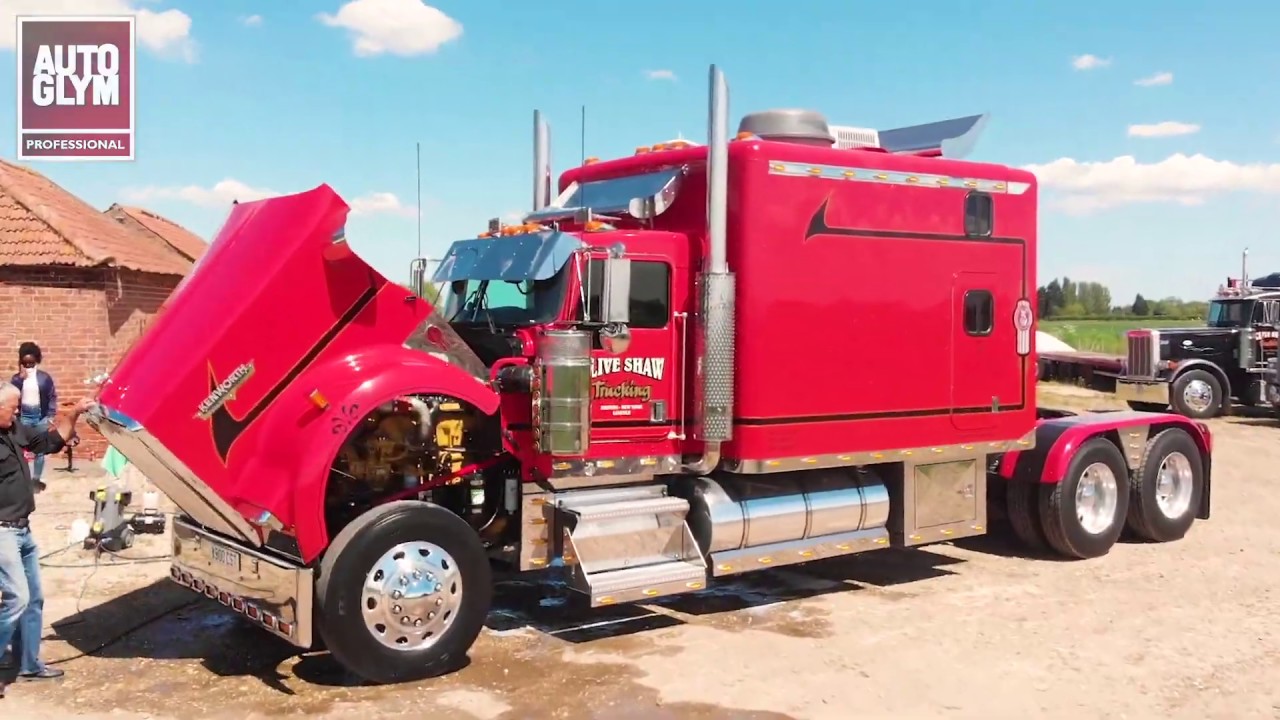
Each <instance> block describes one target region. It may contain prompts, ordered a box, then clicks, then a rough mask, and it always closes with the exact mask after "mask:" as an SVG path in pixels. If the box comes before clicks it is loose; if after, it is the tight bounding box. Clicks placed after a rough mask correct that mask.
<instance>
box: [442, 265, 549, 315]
mask: <svg viewBox="0 0 1280 720" xmlns="http://www.w3.org/2000/svg"><path fill="white" fill-rule="evenodd" d="M572 267H573V264H572V263H570V264H566V265H565V266H563V267H562V268H560V270H559V272H557V273H556V274H555V275H552V276H551V277H549V278H547V279H546V280H518V281H511V280H476V279H469V280H455V281H453V282H451V283H448V284H447V285H445V286H444V289H443V291H442V293H441V298H440V300H439V302H437V303H436V306H437V307H439V308H442V312H443V314H444V316H445V317H446V318H448V319H449V321H450V322H455V323H462V324H488V323H493V324H494V325H506V326H511V325H537V324H542V323H549V322H552V321H554V320H556V319H558V318H559V317H560V309H561V308H562V307H564V294H565V288H566V287H568V284H569V282H568V278H569V271H570V269H571V268H572Z"/></svg>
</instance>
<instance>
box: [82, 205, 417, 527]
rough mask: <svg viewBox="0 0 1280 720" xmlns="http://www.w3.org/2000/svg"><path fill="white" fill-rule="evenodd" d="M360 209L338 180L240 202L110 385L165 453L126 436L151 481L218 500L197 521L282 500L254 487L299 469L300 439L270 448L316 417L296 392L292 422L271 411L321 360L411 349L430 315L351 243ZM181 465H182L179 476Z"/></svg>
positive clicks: (115, 399)
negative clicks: (351, 220) (294, 463)
mask: <svg viewBox="0 0 1280 720" xmlns="http://www.w3.org/2000/svg"><path fill="white" fill-rule="evenodd" d="M347 212H348V207H347V205H346V203H344V202H343V201H342V199H341V198H340V197H339V196H338V195H337V194H336V193H334V191H333V190H331V189H330V188H329V187H328V186H327V185H321V186H320V187H318V188H316V189H314V190H311V191H308V192H304V193H299V194H296V195H287V196H283V197H277V198H273V199H269V200H263V201H259V202H251V203H241V204H239V205H237V206H235V207H234V209H233V210H232V211H231V216H230V217H229V218H228V220H227V222H226V224H225V225H224V226H223V228H222V230H221V231H220V232H219V233H218V235H217V237H216V238H215V239H214V241H213V243H212V244H211V246H210V247H209V250H208V252H206V253H205V255H204V256H203V257H202V258H201V259H200V261H199V263H198V265H197V267H196V268H195V269H194V270H193V271H192V273H191V274H190V275H189V276H188V277H187V278H186V279H185V280H184V281H183V282H182V284H181V285H179V287H178V289H176V290H175V291H174V293H173V295H172V296H171V297H170V298H169V300H168V301H167V302H166V303H165V306H164V307H163V309H162V310H161V312H160V313H159V314H158V315H157V317H156V318H155V319H154V320H153V321H152V322H151V325H150V326H149V327H148V328H147V330H146V332H145V333H144V334H143V335H142V337H141V338H140V339H139V340H138V341H137V342H136V343H135V344H134V345H133V346H132V347H131V348H130V349H129V351H128V352H127V353H126V354H125V356H124V358H123V359H122V360H121V361H120V363H119V364H118V365H117V366H116V367H115V369H114V370H113V371H112V372H111V373H110V375H109V378H108V380H107V382H106V383H105V385H104V386H103V388H102V391H101V393H100V395H99V401H100V403H101V404H102V405H103V407H104V408H107V409H108V410H109V411H114V412H115V413H121V414H123V415H124V416H127V419H128V420H132V421H133V422H134V423H137V424H138V425H141V426H142V428H144V429H145V432H143V433H141V434H139V435H138V436H139V437H146V438H148V439H147V441H146V442H147V443H149V444H150V445H155V444H156V443H158V444H159V445H160V446H163V447H161V448H155V447H152V448H151V454H152V455H154V457H142V456H141V455H142V453H143V450H141V449H140V448H139V446H138V443H137V442H134V441H121V442H115V441H114V440H113V443H114V444H115V445H116V446H117V448H118V449H120V451H121V452H123V453H125V455H126V457H130V455H133V456H134V457H130V460H131V461H133V462H135V464H138V465H139V467H140V468H141V469H143V471H144V472H146V473H147V474H148V475H149V476H151V475H152V474H157V475H164V476H166V477H164V478H161V477H152V480H153V481H154V482H156V483H157V485H158V486H160V487H161V489H162V490H164V491H165V492H166V493H168V494H169V495H170V496H171V497H173V498H174V500H175V501H176V502H180V501H179V500H178V497H179V496H184V497H190V495H191V493H193V492H194V493H195V494H196V495H199V496H202V497H204V500H205V502H207V503H208V504H209V505H210V506H211V507H208V508H198V509H193V508H190V507H184V508H183V509H184V510H186V511H188V512H190V513H192V514H193V515H197V516H203V517H205V518H208V517H211V516H213V515H225V514H226V512H227V511H229V510H230V508H231V507H235V508H239V509H241V514H244V515H250V514H251V513H253V512H254V511H253V510H252V509H249V508H253V507H259V508H260V507H262V505H261V504H258V503H259V500H258V499H259V498H262V497H266V496H278V495H279V492H278V491H277V492H271V493H266V492H265V490H266V488H265V487H257V488H256V489H255V486H261V485H262V484H265V483H270V482H273V479H272V478H270V477H266V475H271V474H272V473H271V472H270V471H271V470H272V469H278V470H279V472H280V474H281V476H285V475H286V474H287V472H288V471H287V468H288V466H289V461H290V458H286V457H281V455H284V454H288V452H289V450H287V448H293V447H294V446H293V445H291V443H293V442H295V441H296V439H295V438H290V437H283V438H274V439H276V440H279V442H276V443H275V447H276V448H277V452H276V453H275V455H274V456H270V455H265V454H263V451H264V448H265V451H266V452H267V453H269V452H270V451H271V447H272V444H273V438H272V437H264V435H265V434H266V433H268V432H270V433H271V434H273V435H280V433H281V428H282V427H284V428H286V430H285V431H284V435H286V436H287V435H294V434H299V433H295V432H294V431H293V429H294V428H299V429H300V428H301V426H302V424H303V421H304V420H306V421H308V422H309V421H312V420H314V418H300V417H299V409H298V405H297V404H296V402H297V401H296V398H295V401H294V402H295V404H294V405H292V406H290V409H289V410H286V411H283V412H286V413H289V414H291V417H289V418H286V419H281V418H280V417H265V418H264V416H271V415H272V407H273V405H272V403H273V402H274V401H275V400H276V399H277V398H279V397H280V396H281V395H282V394H285V393H286V392H287V391H288V390H289V388H290V384H291V383H293V382H294V380H296V379H297V378H298V377H299V376H300V375H302V374H304V373H305V372H307V371H308V369H310V368H314V367H317V366H319V365H325V364H327V365H326V366H333V365H335V364H338V365H340V364H341V359H342V358H344V357H346V358H351V357H354V356H355V355H356V354H358V353H360V352H364V351H367V350H368V349H369V348H374V347H378V346H391V347H392V348H403V346H404V342H405V339H406V338H407V337H408V336H409V335H410V333H411V332H412V331H413V329H414V328H415V327H416V326H418V324H419V323H421V322H422V321H423V320H424V319H425V318H426V317H428V316H429V314H430V310H431V309H430V307H429V306H428V305H427V303H424V302H421V301H419V300H416V299H410V298H409V297H408V291H407V290H405V289H403V288H400V287H399V286H397V285H394V284H392V283H389V282H388V281H387V279H386V278H384V277H383V276H382V275H380V274H379V273H378V272H376V271H375V270H373V269H372V268H371V267H369V265H368V264H366V263H365V262H364V261H363V260H361V259H360V258H359V257H357V256H356V255H355V254H354V253H353V252H352V251H351V249H350V248H349V247H348V245H347V243H346V241H345V238H344V236H343V234H342V227H343V224H344V222H345V221H346V217H347ZM347 374H348V375H349V374H350V373H347ZM311 381H314V380H311ZM309 382H310V381H309ZM357 382H358V379H357ZM335 385H336V386H339V387H334V390H333V391H334V392H339V391H340V390H341V386H342V383H341V382H339V381H336V380H335V381H334V382H333V383H329V386H335ZM325 391H326V392H327V391H329V390H328V386H326V389H325ZM308 392H310V389H308ZM294 394H295V395H296V393H294ZM334 400H335V402H336V401H338V400H340V397H335V398H334ZM305 404H307V405H309V403H305ZM304 409H305V408H304ZM310 410H312V411H313V412H314V411H316V408H315V407H310ZM275 415H277V416H278V415H279V413H276V414H275ZM264 427H265V428H266V430H263V429H262V428H264ZM107 434H108V436H109V437H110V435H111V434H112V433H107ZM117 434H118V433H117ZM126 446H128V447H126ZM130 450H132V452H130ZM255 455H257V456H256V457H255ZM166 456H168V459H167V460H166V459H165V457H166ZM174 460H176V461H177V464H178V465H179V466H180V467H177V468H168V470H171V471H172V472H171V473H170V472H167V471H166V469H165V468H166V467H167V466H169V465H172V464H174V462H173V461H174ZM162 466H163V467H162ZM264 468H265V470H264ZM169 475H172V476H173V477H167V476H169ZM250 475H252V477H249V476H250ZM276 482H282V480H276ZM178 485H183V486H186V489H183V488H180V487H178ZM209 490H212V491H213V494H214V495H216V497H209V492H208V491H209ZM180 504H181V502H180ZM189 504H190V503H189ZM272 504H277V503H272ZM197 510H199V512H197ZM271 511H272V512H273V513H274V514H275V515H277V516H281V517H283V516H286V515H288V514H290V513H289V509H288V508H282V507H274V508H271ZM197 519H198V520H201V521H202V522H205V521H206V520H202V519H201V517H197ZM250 519H254V518H252V517H250ZM224 520H225V518H224ZM235 524H243V523H242V522H241V521H240V519H239V518H234V519H233V520H232V521H224V522H222V523H216V525H217V527H220V528H221V529H223V530H224V531H227V528H226V527H225V526H226V525H235Z"/></svg>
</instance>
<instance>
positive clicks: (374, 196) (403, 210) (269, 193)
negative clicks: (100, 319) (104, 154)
mask: <svg viewBox="0 0 1280 720" xmlns="http://www.w3.org/2000/svg"><path fill="white" fill-rule="evenodd" d="M283 194H284V193H282V192H280V191H278V190H271V189H269V188H259V187H254V186H252V185H249V184H247V183H244V182H241V181H239V180H235V179H233V178H226V179H224V180H219V181H218V182H216V183H214V184H213V185H211V186H209V187H204V186H201V185H185V186H176V187H163V186H155V185H152V186H148V187H141V188H125V189H124V190H123V191H122V192H121V195H122V196H123V197H124V199H125V200H126V201H127V202H131V203H137V204H139V205H142V204H146V203H151V202H155V201H157V200H176V201H178V202H184V203H187V204H189V205H196V206H199V207H206V208H221V209H226V208H229V207H230V206H231V203H233V202H236V201H239V202H252V201H254V200H264V199H266V198H269V197H275V196H277V195H283ZM347 205H349V206H350V207H351V214H352V215H395V216H398V217H417V215H418V211H417V209H415V208H413V207H410V206H407V205H405V204H404V203H403V202H402V201H401V200H400V198H399V197H397V196H396V195H395V194H394V193H389V192H371V193H367V194H365V195H361V196H359V197H355V198H351V199H350V200H348V201H347Z"/></svg>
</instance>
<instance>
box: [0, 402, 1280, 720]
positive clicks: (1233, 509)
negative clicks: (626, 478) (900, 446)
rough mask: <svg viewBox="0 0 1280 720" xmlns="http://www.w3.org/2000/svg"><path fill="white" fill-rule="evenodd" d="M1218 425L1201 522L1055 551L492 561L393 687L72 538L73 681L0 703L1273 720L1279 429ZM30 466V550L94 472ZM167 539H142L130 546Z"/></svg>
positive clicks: (157, 548)
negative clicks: (419, 663)
mask: <svg viewBox="0 0 1280 720" xmlns="http://www.w3.org/2000/svg"><path fill="white" fill-rule="evenodd" d="M1042 394H1043V395H1045V396H1046V397H1045V399H1044V400H1042V404H1044V405H1058V406H1064V405H1066V406H1071V407H1074V408H1076V409H1088V408H1091V407H1092V408H1102V407H1107V406H1108V402H1109V401H1108V399H1106V398H1105V396H1099V395H1094V394H1092V393H1090V392H1088V391H1083V390H1074V389H1069V388H1068V389H1054V390H1048V389H1046V391H1042ZM1211 425H1212V426H1213V430H1214V433H1215V437H1216V440H1215V444H1216V447H1215V450H1216V452H1215V468H1214V480H1215V483H1214V493H1213V500H1214V509H1213V518H1212V519H1211V520H1209V521H1206V522H1199V523H1197V524H1196V526H1195V527H1194V528H1193V529H1192V531H1191V533H1190V534H1189V535H1188V536H1187V537H1186V538H1185V539H1184V540H1182V541H1180V542H1177V543H1172V544H1168V545H1147V544H1135V543H1125V544H1121V545H1118V546H1117V547H1116V548H1115V549H1114V550H1113V551H1112V553H1111V554H1110V555H1109V556H1107V557H1105V558H1102V559H1099V560H1094V561H1086V562H1057V561H1053V560H1046V559H1031V558H1027V557H1023V556H1021V555H1020V554H1019V553H1018V551H1017V550H1016V549H1015V546H1014V545H1013V544H1012V542H1011V541H1010V540H1008V539H1007V538H1006V537H1005V536H1004V535H1003V534H996V535H992V536H990V537H987V538H980V539H978V540H975V541H961V542H959V543H957V544H956V545H954V546H953V545H946V546H932V547H930V548H928V549H923V550H915V551H904V552H899V551H895V550H882V551H879V552H873V553H869V554H866V555H863V556H857V557H852V558H839V559H835V560H832V561H828V562H823V563H817V564H813V565H810V566H802V567H792V568H784V569H778V570H773V571H765V572H762V573H759V574H756V575H755V576H752V577H744V578H743V579H741V580H738V581H736V582H732V583H725V584H722V585H720V586H719V587H718V589H717V590H715V591H709V592H707V593H703V594H699V595H695V596H689V597H682V598H676V599H673V600H670V601H668V602H663V603H660V604H654V605H648V606H643V607H631V608H613V609H610V610H608V611H601V610H596V611H591V610H589V609H582V608H579V607H577V606H575V605H574V603H573V602H572V601H571V599H570V598H569V596H568V594H567V592H566V590H565V589H564V588H563V586H561V585H558V584H557V583H556V582H554V580H553V579H550V578H533V579H529V578H524V577H522V578H520V579H511V580H505V581H503V582H502V583H501V584H500V585H499V587H498V598H497V602H496V605H495V609H494V612H493V613H492V615H491V618H490V622H489V629H488V630H487V631H486V632H485V633H484V634H483V635H482V636H481V639H480V641H479V642H478V643H477V645H476V647H475V649H474V650H473V651H472V653H471V663H470V665H469V666H468V667H466V668H464V669H463V670H461V671H459V672H457V673H455V674H453V675H450V676H447V677H444V678H439V679H435V680H430V681H426V682H422V683H417V684H414V685H407V686H398V687H367V686H361V685H360V684H359V683H358V682H356V681H355V680H354V679H352V678H350V677H347V676H345V675H344V674H343V673H342V672H341V671H340V670H338V669H337V668H336V667H335V666H334V665H333V663H332V662H331V661H330V660H329V659H328V658H327V657H325V656H324V655H322V654H314V655H305V656H301V657H300V656H298V655H297V654H296V653H295V652H292V651H291V650H290V648H288V647H287V646H285V645H284V644H283V643H280V642H277V641H276V640H275V639H273V638H271V637H269V636H267V635H266V634H264V633H262V632H259V631H257V630H255V629H253V628H250V627H246V626H245V625H243V624H242V623H241V622H240V621H239V620H237V619H236V618H234V617H232V616H230V615H228V614H227V613H226V612H225V611H223V610H222V609H221V608H219V607H217V606H213V605H210V604H208V603H205V602H204V601H199V602H197V603H196V604H194V605H188V603H189V602H191V596H190V595H188V594H187V593H186V591H184V590H181V589H179V588H177V587H176V586H173V585H172V584H171V583H169V581H168V580H167V579H165V577H166V573H167V567H168V566H167V564H166V563H165V562H164V561H162V560H161V561H152V562H141V563H131V564H121V563H122V562H123V561H118V560H114V561H108V560H103V561H102V562H101V563H100V564H99V566H98V567H96V568H94V567H93V561H92V558H91V557H89V556H88V555H87V553H85V552H84V551H81V550H79V549H75V550H71V551H68V552H65V553H61V554H59V555H55V556H53V557H50V558H48V559H47V560H46V562H47V563H50V566H49V567H46V568H45V570H44V578H45V585H46V593H47V595H48V602H47V607H46V628H48V630H47V636H46V643H45V656H46V658H47V659H48V660H50V661H54V662H57V663H58V666H59V667H62V668H64V669H65V670H66V671H67V676H66V678H65V679H64V680H62V681H60V682H57V683H55V684H50V685H47V686H46V685H41V684H37V683H31V684H20V685H12V686H10V687H9V689H8V698H7V699H5V700H0V717H4V718H49V717H77V716H78V717H88V718H120V719H131V718H156V719H160V718H182V719H183V720H203V719H205V718H231V717H235V718H246V717H248V718H301V717H304V716H310V717H321V718H357V717H361V718H367V717H385V718H394V717H415V718H416V717H426V716H431V715H435V716H437V717H444V718H458V719H460V720H469V719H472V718H475V719H479V720H517V719H525V718H571V719H583V720H586V719H600V720H604V719H606V718H607V719H608V720H633V719H634V720H641V719H643V720H649V719H653V720H668V719H675V718H697V719H702V720H729V719H731V718H741V719H742V720H753V719H760V720H763V719H766V718H777V719H784V718H796V719H800V718H804V719H809V718H812V719H815V720H819V719H826V718H831V719H833V720H835V719H838V720H847V719H848V718H852V717H858V718H889V717H893V718H904V717H905V718H934V717H939V718H1015V717H1018V718H1025V717H1037V718H1071V719H1073V720H1074V719H1075V718H1081V717H1088V718H1188V719H1192V718H1194V719H1195V720H1205V719H1206V718H1231V719H1232V720H1244V719H1247V718H1280V687H1278V686H1277V683H1276V679H1277V678H1280V619H1277V618H1280V615H1277V613H1276V611H1275V609H1274V606H1273V605H1272V603H1273V602H1274V601H1275V600H1276V597H1277V592H1276V586H1277V580H1280V528H1277V526H1276V525H1275V524H1274V521H1275V518H1277V517H1280V492H1277V493H1276V494H1272V491H1273V490H1277V489H1278V488H1277V487H1272V483H1280V477H1277V475H1276V468H1277V467H1280V442H1278V441H1280V424H1277V423H1276V422H1274V421H1272V420H1270V419H1265V418H1261V417H1249V416H1247V415H1243V414H1241V415H1237V416H1234V417H1230V418H1225V419H1220V420H1215V421H1213V422H1212V423H1211ZM57 464H59V463H55V464H54V465H55V466H56V465H57ZM47 474H48V478H47V479H48V482H49V485H50V489H49V490H48V491H47V492H45V493H44V494H42V495H41V497H40V511H39V512H40V515H39V518H38V524H37V532H38V537H39V538H40V539H41V541H42V542H43V545H44V550H45V552H49V551H52V550H56V549H57V548H58V547H60V546H63V545H65V544H66V536H67V528H68V526H69V525H70V523H71V522H72V521H73V520H74V519H75V518H76V517H87V515H88V509H89V507H88V505H89V504H88V500H87V495H86V493H87V491H88V490H89V489H90V488H91V487H93V486H95V485H96V484H97V482H98V480H97V478H98V477H100V475H99V473H98V472H96V471H93V470H91V469H89V468H88V467H87V466H86V468H85V469H84V470H83V471H81V472H79V473H75V474H68V473H63V472H58V471H57V470H51V471H50V472H48V473H47ZM166 549H167V538H166V537H163V536H152V537H143V538H142V539H140V541H139V542H138V544H137V545H136V546H135V547H134V548H133V549H132V550H130V551H129V552H128V554H129V555H130V556H133V557H147V556H155V555H163V554H164V553H165V552H166ZM68 565H73V566H75V567H66V566H68ZM175 608H176V609H175ZM167 610H172V611H171V612H168V613H167V614H166V613H165V611H167ZM156 617H158V618H159V619H157V620H154V621H152V622H149V623H148V622H147V621H148V620H149V619H151V618H156ZM144 623H145V624H144ZM140 624H141V625H142V626H141V627H139V628H138V629H136V630H133V631H132V632H127V631H128V630H130V628H133V627H135V626H138V625H140Z"/></svg>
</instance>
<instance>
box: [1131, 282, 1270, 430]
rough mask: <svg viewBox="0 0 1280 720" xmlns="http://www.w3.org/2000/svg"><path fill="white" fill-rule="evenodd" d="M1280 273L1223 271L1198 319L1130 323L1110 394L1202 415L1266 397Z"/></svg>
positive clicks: (1140, 405) (1138, 405)
mask: <svg viewBox="0 0 1280 720" xmlns="http://www.w3.org/2000/svg"><path fill="white" fill-rule="evenodd" d="M1278 328H1280V273H1273V274H1271V275H1268V276H1266V277H1263V278H1258V279H1257V280H1253V281H1250V280H1249V279H1248V278H1242V279H1240V280H1236V279H1233V278H1228V279H1227V284H1226V285H1224V286H1222V287H1220V288H1219V289H1218V294H1217V296H1215V297H1214V298H1213V299H1212V300H1211V301H1210V302H1209V316H1208V319H1207V322H1206V324H1205V325H1204V326H1202V327H1188V328H1160V329H1158V330H1154V329H1152V330H1148V329H1142V330H1130V331H1129V333H1128V352H1127V353H1126V355H1125V358H1124V363H1123V366H1122V367H1121V372H1120V377H1118V378H1116V396H1117V397H1119V398H1120V399H1121V400H1124V401H1126V402H1127V403H1128V404H1129V407H1131V408H1133V409H1135V410H1157V411H1163V410H1164V409H1165V408H1172V409H1173V411H1174V412H1176V413H1178V414H1180V415H1184V416H1186V417H1190V418H1197V419H1205V418H1211V417H1216V416H1218V415H1222V414H1225V413H1227V412H1229V411H1230V408H1231V401H1232V400H1235V401H1236V402H1239V403H1240V404H1242V405H1260V404H1261V405H1268V404H1272V401H1273V392H1274V391H1272V390H1271V389H1270V388H1271V387H1272V384H1271V383H1270V382H1269V381H1270V380H1271V378H1272V368H1273V366H1274V363H1273V361H1274V360H1275V358H1276V357H1277V352H1276V350H1277V340H1278V339H1280V331H1278Z"/></svg>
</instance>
